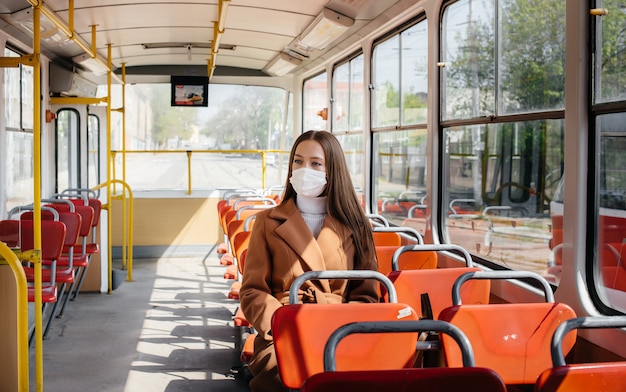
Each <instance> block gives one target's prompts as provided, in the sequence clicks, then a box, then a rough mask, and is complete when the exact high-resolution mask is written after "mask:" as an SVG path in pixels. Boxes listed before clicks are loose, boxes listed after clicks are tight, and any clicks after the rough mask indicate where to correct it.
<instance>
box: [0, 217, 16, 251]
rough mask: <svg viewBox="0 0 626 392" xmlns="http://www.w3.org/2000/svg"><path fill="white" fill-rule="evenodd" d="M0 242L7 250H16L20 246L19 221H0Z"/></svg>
mask: <svg viewBox="0 0 626 392" xmlns="http://www.w3.org/2000/svg"><path fill="white" fill-rule="evenodd" d="M0 241H2V242H4V243H5V244H6V245H7V246H8V247H9V248H17V247H18V246H19V244H20V221H19V220H16V219H4V220H0Z"/></svg>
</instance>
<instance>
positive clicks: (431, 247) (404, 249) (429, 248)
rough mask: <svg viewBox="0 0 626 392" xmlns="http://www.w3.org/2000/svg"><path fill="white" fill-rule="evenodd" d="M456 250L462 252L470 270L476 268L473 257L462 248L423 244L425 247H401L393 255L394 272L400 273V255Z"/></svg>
mask: <svg viewBox="0 0 626 392" xmlns="http://www.w3.org/2000/svg"><path fill="white" fill-rule="evenodd" d="M450 250H454V251H457V252H461V254H463V257H464V258H465V265H466V266H467V267H468V268H472V267H473V266H474V264H473V262H472V256H470V254H469V252H468V251H467V250H465V248H463V247H462V246H459V245H454V244H423V245H405V246H401V247H399V248H398V249H396V251H395V252H394V254H393V257H392V258H391V268H392V270H394V271H398V270H399V269H400V267H399V266H398V260H400V255H402V253H404V252H418V251H450Z"/></svg>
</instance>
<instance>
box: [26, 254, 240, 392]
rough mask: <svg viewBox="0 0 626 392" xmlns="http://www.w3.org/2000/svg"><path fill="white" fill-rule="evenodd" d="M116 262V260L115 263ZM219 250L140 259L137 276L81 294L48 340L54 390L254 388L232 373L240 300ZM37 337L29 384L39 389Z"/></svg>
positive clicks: (48, 379) (47, 383) (49, 384)
mask: <svg viewBox="0 0 626 392" xmlns="http://www.w3.org/2000/svg"><path fill="white" fill-rule="evenodd" d="M114 264H116V262H114ZM223 274H224V267H222V266H220V265H219V261H218V259H217V257H216V256H215V255H214V254H210V255H209V256H207V257H162V258H159V259H139V260H137V259H136V260H134V262H133V281H132V282H126V281H124V282H123V283H122V284H121V285H120V286H119V287H118V288H117V289H116V290H113V291H112V293H111V294H107V293H101V294H97V293H94V294H89V293H81V294H80V295H79V296H78V297H77V298H76V300H74V301H72V302H69V303H68V305H67V307H66V310H65V313H64V315H63V317H62V318H58V319H55V320H54V321H53V322H52V326H51V329H50V331H49V334H48V338H47V339H45V340H44V341H43V353H44V354H43V387H44V389H45V390H47V391H53V392H55V391H56V392H60V391H106V392H109V391H111V392H143V391H151V392H160V391H166V392H183V391H184V392H196V391H203V392H206V391H211V392H219V391H230V392H236V391H249V388H248V386H247V385H246V383H245V382H244V381H243V379H242V377H240V376H238V375H236V374H233V373H232V371H231V368H233V367H234V366H236V365H237V364H238V363H239V361H238V355H239V354H238V352H235V328H234V327H233V321H232V315H233V314H234V312H235V310H236V308H237V302H234V301H232V300H229V299H227V293H228V290H229V286H230V284H231V282H228V281H226V280H224V277H223ZM34 346H35V344H34V343H33V344H32V346H31V348H30V362H29V363H30V370H29V377H30V383H29V384H30V390H31V391H35V390H36V389H35V385H36V384H35V378H36V376H35V348H34Z"/></svg>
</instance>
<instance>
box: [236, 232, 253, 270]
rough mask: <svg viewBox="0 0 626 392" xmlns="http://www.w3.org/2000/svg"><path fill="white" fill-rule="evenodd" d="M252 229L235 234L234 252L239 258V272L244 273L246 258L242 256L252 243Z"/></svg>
mask: <svg viewBox="0 0 626 392" xmlns="http://www.w3.org/2000/svg"><path fill="white" fill-rule="evenodd" d="M250 234H251V232H250V231H241V232H239V233H237V234H236V235H235V238H234V239H233V252H234V253H235V258H236V259H237V268H238V269H239V273H240V274H243V268H244V262H245V259H244V257H242V255H243V252H245V251H247V250H248V244H249V243H250Z"/></svg>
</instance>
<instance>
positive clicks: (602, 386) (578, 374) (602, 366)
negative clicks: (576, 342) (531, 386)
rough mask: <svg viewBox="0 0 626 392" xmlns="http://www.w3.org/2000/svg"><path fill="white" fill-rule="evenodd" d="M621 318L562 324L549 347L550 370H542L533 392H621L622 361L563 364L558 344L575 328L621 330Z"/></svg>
mask: <svg viewBox="0 0 626 392" xmlns="http://www.w3.org/2000/svg"><path fill="white" fill-rule="evenodd" d="M623 327H626V317H625V316H605V317H579V318H574V319H571V320H567V321H565V322H564V323H563V324H561V325H560V326H559V327H558V328H557V329H556V331H555V332H554V336H553V339H552V344H551V353H552V366H553V367H552V368H549V369H547V370H545V371H544V372H543V373H541V375H540V376H539V378H538V379H537V383H536V384H535V390H536V391H537V392H583V391H584V392H587V391H603V392H619V391H623V390H624V384H623V382H624V375H625V374H626V362H624V361H621V362H602V363H578V364H570V365H568V364H566V363H565V358H564V357H563V351H562V344H563V338H564V337H565V336H566V334H567V333H568V332H569V331H571V330H573V329H579V328H623Z"/></svg>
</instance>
